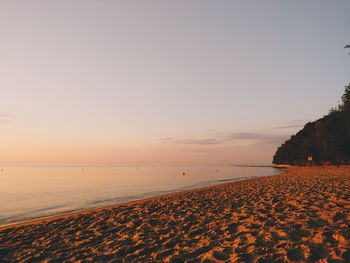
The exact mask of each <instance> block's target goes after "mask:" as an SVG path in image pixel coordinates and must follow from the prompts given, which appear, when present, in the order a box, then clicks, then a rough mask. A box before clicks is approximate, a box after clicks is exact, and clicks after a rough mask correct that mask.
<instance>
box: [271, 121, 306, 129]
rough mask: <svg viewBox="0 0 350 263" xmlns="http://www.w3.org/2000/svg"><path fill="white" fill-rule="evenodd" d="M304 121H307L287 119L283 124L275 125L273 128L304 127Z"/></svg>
mask: <svg viewBox="0 0 350 263" xmlns="http://www.w3.org/2000/svg"><path fill="white" fill-rule="evenodd" d="M305 123H307V120H291V121H287V122H286V123H285V125H281V126H278V127H275V129H294V128H302V127H304V125H305Z"/></svg>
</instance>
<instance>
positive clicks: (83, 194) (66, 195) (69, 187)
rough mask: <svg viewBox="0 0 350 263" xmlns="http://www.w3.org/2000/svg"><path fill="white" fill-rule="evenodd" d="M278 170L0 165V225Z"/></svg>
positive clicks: (259, 168) (213, 167) (199, 167)
mask: <svg viewBox="0 0 350 263" xmlns="http://www.w3.org/2000/svg"><path fill="white" fill-rule="evenodd" d="M183 173H185V175H184V174H183ZM278 173H280V170H277V169H275V168H272V167H234V166H171V167H170V166H156V167H151V166H85V167H81V166H79V167H78V166H41V167H14V166H7V167H0V225H1V224H8V223H13V222H19V221H25V220H29V219H34V218H40V217H46V216H51V215H55V214H60V213H65V212H71V211H77V210H83V209H87V208H95V207H103V206H108V205H112V204H118V203H125V202H128V201H133V200H138V199H143V198H147V197H152V196H157V195H162V194H166V193H172V192H177V191H182V190H186V189H193V188H199V187H204V186H210V185H215V184H220V183H224V182H229V181H234V180H242V179H246V178H250V177H259V176H268V175H273V174H278Z"/></svg>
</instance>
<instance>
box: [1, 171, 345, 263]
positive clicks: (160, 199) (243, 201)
mask: <svg viewBox="0 0 350 263" xmlns="http://www.w3.org/2000/svg"><path fill="white" fill-rule="evenodd" d="M349 227H350V167H349V166H347V167H340V168H337V167H323V168H321V167H291V168H289V169H288V170H287V172H285V173H281V174H278V175H272V176H266V177H258V178H251V179H247V180H242V181H236V182H228V183H224V184H219V185H215V186H208V187H203V188H199V189H192V190H188V191H183V192H177V193H171V194H167V195H162V196H157V197H152V198H148V199H144V200H137V201H132V202H129V203H126V204H118V205H115V206H110V207H104V208H98V209H93V210H85V211H82V212H75V213H71V214H66V215H63V216H62V215H59V216H56V217H51V218H49V219H40V220H36V221H31V222H26V223H22V224H17V225H16V226H13V225H12V226H7V227H4V228H0V257H1V258H3V260H4V261H5V262H8V261H9V262H13V261H15V262H28V261H44V262H57V261H59V262H60V261H73V262H206V263H207V262H208V263H209V262H252V263H261V262H290V263H292V262H318V263H321V262H349V261H350V231H349Z"/></svg>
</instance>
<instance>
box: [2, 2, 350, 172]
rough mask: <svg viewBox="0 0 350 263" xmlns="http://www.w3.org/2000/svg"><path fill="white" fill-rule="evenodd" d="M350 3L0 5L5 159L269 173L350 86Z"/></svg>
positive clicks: (34, 3)
mask: <svg viewBox="0 0 350 263" xmlns="http://www.w3.org/2000/svg"><path fill="white" fill-rule="evenodd" d="M349 10H350V1H347V0H344V1H341V0H339V1H338V0H337V1H322V0H317V1H301V0H296V1H277V0H276V1H224V0H222V1H199V0H198V1H194V0H192V1H184V0H178V1H155V0H150V1H133V0H131V1H107V0H106V1H88V0H84V1H82V0H80V1H79V0H77V1H68V0H62V1H1V2H0V32H1V34H0V99H1V101H0V145H1V147H0V163H3V164H16V163H18V164H19V163H20V164H25V163H28V164H196V165H197V164H209V165H218V164H265V165H268V164H271V161H272V156H273V154H274V152H275V151H276V149H277V147H278V146H279V145H280V144H281V143H283V142H284V141H285V140H286V139H288V138H289V137H290V136H291V135H292V134H295V133H296V132H297V131H298V130H300V129H301V128H302V127H303V125H304V124H305V123H307V122H309V121H314V120H316V119H318V118H320V117H322V116H324V115H325V114H327V113H328V111H329V109H330V108H331V107H333V106H336V105H337V104H338V103H339V100H340V97H341V95H342V93H343V91H344V86H345V85H346V84H348V83H349V81H350V74H349V73H350V72H349V71H350V56H349V55H348V51H349V50H346V49H344V48H343V47H344V46H345V44H347V43H349V42H350V30H349V25H350V16H349V15H348V11H349Z"/></svg>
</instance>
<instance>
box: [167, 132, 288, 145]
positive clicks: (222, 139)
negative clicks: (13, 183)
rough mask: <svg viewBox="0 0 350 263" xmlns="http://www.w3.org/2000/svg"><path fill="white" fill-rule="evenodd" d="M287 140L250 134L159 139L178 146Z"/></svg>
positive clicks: (227, 133) (271, 135)
mask: <svg viewBox="0 0 350 263" xmlns="http://www.w3.org/2000/svg"><path fill="white" fill-rule="evenodd" d="M286 138H287V136H286V135H279V134H277V135H276V134H266V133H252V132H222V133H219V134H215V135H210V136H206V137H204V138H174V137H167V138H160V140H161V141H162V142H166V143H171V144H178V145H220V144H234V143H238V142H242V141H250V142H255V143H272V142H273V143H275V142H281V141H283V140H285V139H286Z"/></svg>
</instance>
